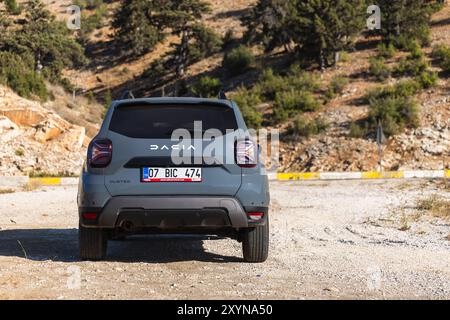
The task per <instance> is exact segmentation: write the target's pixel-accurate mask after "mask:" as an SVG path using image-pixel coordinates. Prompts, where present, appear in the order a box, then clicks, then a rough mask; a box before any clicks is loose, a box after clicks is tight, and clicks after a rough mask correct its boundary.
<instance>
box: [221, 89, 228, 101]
mask: <svg viewBox="0 0 450 320" xmlns="http://www.w3.org/2000/svg"><path fill="white" fill-rule="evenodd" d="M219 99H221V100H228V98H227V95H226V94H225V91H223V90H220V92H219Z"/></svg>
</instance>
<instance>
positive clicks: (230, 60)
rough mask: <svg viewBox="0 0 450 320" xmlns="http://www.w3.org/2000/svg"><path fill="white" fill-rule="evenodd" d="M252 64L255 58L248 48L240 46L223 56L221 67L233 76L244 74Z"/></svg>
mask: <svg viewBox="0 0 450 320" xmlns="http://www.w3.org/2000/svg"><path fill="white" fill-rule="evenodd" d="M254 62H255V57H254V56H253V53H252V51H251V50H250V48H248V47H245V46H243V45H241V46H239V47H237V48H235V49H233V50H231V51H230V52H228V53H227V54H226V55H225V57H224V59H223V66H224V67H225V68H226V69H227V70H228V71H229V72H230V74H231V75H233V76H235V75H239V74H242V73H244V72H246V71H247V70H248V69H250V67H251V66H252V65H253V63H254Z"/></svg>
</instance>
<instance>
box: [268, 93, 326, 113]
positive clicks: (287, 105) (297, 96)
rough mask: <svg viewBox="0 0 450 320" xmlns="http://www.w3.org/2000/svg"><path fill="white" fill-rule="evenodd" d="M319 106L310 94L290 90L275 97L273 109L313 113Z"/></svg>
mask: <svg viewBox="0 0 450 320" xmlns="http://www.w3.org/2000/svg"><path fill="white" fill-rule="evenodd" d="M319 106H320V104H319V102H318V101H317V100H316V99H315V98H314V96H313V95H312V93H311V92H308V91H297V90H291V91H287V92H282V93H279V94H277V95H276V97H275V107H277V108H282V109H286V110H298V111H314V110H316V109H317V108H318V107H319Z"/></svg>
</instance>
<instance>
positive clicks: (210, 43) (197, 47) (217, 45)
mask: <svg viewBox="0 0 450 320" xmlns="http://www.w3.org/2000/svg"><path fill="white" fill-rule="evenodd" d="M192 38H194V39H195V41H194V43H193V44H192V45H191V46H190V47H189V56H190V59H191V61H198V60H201V59H204V58H206V57H209V56H211V55H213V54H215V53H217V52H219V51H220V50H222V39H221V38H220V37H219V35H218V34H217V33H216V32H215V31H214V30H213V29H211V28H209V27H207V26H205V25H203V24H196V25H195V27H194V28H193V32H192Z"/></svg>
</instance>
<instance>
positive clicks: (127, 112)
mask: <svg viewBox="0 0 450 320" xmlns="http://www.w3.org/2000/svg"><path fill="white" fill-rule="evenodd" d="M194 121H201V122H202V130H203V131H206V130H208V129H218V130H220V132H222V134H225V133H226V130H227V129H233V130H236V129H237V123H236V118H235V115H234V111H233V109H232V108H229V107H226V106H216V105H200V106H197V105H134V106H119V107H117V108H116V110H115V111H114V113H113V116H112V119H111V123H110V125H109V130H111V131H113V132H116V133H119V134H122V135H124V136H127V137H131V138H143V139H168V138H170V137H171V136H172V132H173V131H174V130H176V129H187V130H189V131H192V130H194Z"/></svg>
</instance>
